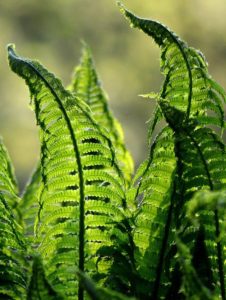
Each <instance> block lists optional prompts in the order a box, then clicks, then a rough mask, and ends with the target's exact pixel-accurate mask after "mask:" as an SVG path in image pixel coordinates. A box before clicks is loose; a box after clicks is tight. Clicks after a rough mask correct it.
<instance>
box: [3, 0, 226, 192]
mask: <svg viewBox="0 0 226 300" xmlns="http://www.w3.org/2000/svg"><path fill="white" fill-rule="evenodd" d="M122 2H123V4H124V5H125V6H126V7H127V8H128V9H130V10H132V11H133V12H134V13H136V14H137V15H140V16H142V17H147V18H152V19H157V20H159V21H160V22H162V23H164V24H166V25H168V26H169V27H170V28H171V29H172V30H173V31H175V32H176V33H177V34H178V35H180V36H181V38H182V39H184V40H186V41H187V43H188V44H189V45H190V46H193V47H195V48H198V49H200V50H201V51H202V52H203V53H204V54H205V57H206V58H207V60H208V62H209V70H210V73H211V74H212V76H213V78H214V79H215V80H216V81H218V82H219V83H220V84H221V85H223V87H226V76H225V71H226V18H225V15H226V2H225V0H217V1H212V0H195V1H192V0H183V1H178V0H170V1H169V0H158V1H154V0H152V1H151V0H124V1H122ZM0 28H1V35H0V134H1V136H2V137H3V139H4V142H5V144H6V146H7V148H8V150H9V153H10V156H11V158H12V160H13V163H14V167H15V170H16V175H17V178H18V181H19V184H20V188H21V189H22V187H23V186H24V185H25V183H26V181H27V179H28V178H29V176H30V174H31V172H32V169H33V168H34V167H35V164H36V161H37V160H38V157H39V142H38V129H37V127H36V124H35V119H34V115H33V112H32V111H31V110H30V109H29V92H28V88H27V87H26V86H25V84H24V82H23V80H21V79H20V78H18V77H17V76H16V75H15V74H14V73H12V72H11V71H10V70H9V67H8V63H7V57H6V48H5V47H6V45H7V44H8V43H15V44H16V49H17V52H18V53H19V54H20V55H22V56H27V57H29V58H36V59H38V60H39V61H41V62H42V64H44V65H45V66H46V67H47V68H48V69H49V70H50V71H52V72H54V73H55V74H56V75H57V77H60V78H61V79H62V80H63V83H64V84H65V85H67V84H68V83H69V82H70V80H71V74H72V72H73V69H74V66H75V65H76V64H77V63H78V62H79V57H80V53H81V40H85V41H86V42H87V43H88V44H89V45H90V47H91V49H92V52H93V56H94V59H95V63H96V67H97V70H98V72H99V75H100V78H101V80H102V83H103V86H104V88H105V90H106V91H107V93H108V95H109V98H110V106H111V108H112V109H113V111H114V113H115V116H116V117H117V118H118V119H119V120H120V122H121V123H122V126H123V128H124V132H125V139H126V143H127V146H128V148H129V149H130V151H131V152H132V154H133V157H134V159H135V161H136V164H139V163H140V162H141V161H142V160H143V159H144V158H145V157H146V155H147V153H148V148H147V126H148V125H147V120H148V119H150V117H151V114H152V110H153V104H152V103H151V102H148V101H147V100H144V99H142V98H140V97H138V95H139V94H144V93H148V92H151V91H158V90H159V88H160V86H161V83H162V80H163V78H162V75H161V74H160V71H159V55H160V52H159V49H158V47H157V46H156V45H155V44H154V43H153V42H152V40H151V39H150V38H148V37H147V36H145V35H144V34H143V33H141V32H140V31H138V30H135V29H131V28H130V27H129V25H128V22H127V21H126V20H125V19H124V17H123V16H122V15H121V14H120V12H119V9H118V7H117V6H116V4H115V1H114V0H45V1H40V0H39V1H38V0H18V1H17V0H7V1H0Z"/></svg>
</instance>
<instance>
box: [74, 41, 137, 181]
mask: <svg viewBox="0 0 226 300" xmlns="http://www.w3.org/2000/svg"><path fill="white" fill-rule="evenodd" d="M71 89H72V91H73V92H74V93H75V94H76V96H77V97H79V98H81V99H82V100H83V101H84V102H86V103H87V104H88V105H89V107H90V109H91V111H92V117H93V118H94V119H95V121H96V122H97V123H98V124H99V125H100V127H101V128H102V129H103V130H107V132H108V135H109V137H110V139H111V141H112V144H113V146H114V149H115V152H116V157H117V159H118V162H119V167H120V168H121V169H122V173H123V175H124V177H125V180H126V182H127V184H128V185H129V184H130V181H131V176H132V174H133V169H134V166H133V159H132V157H131V155H130V153H129V152H128V150H127V149H126V146H125V142H124V136H123V131H122V128H121V125H120V123H119V122H118V120H117V119H116V118H114V117H113V115H112V113H111V111H110V109H109V106H108V97H107V95H106V93H105V92H104V90H103V88H102V86H101V82H100V80H99V78H98V74H97V72H96V70H95V66H94V62H93V58H92V55H91V51H90V49H89V48H88V46H87V45H84V48H83V54H82V58H81V62H80V65H79V66H78V67H76V69H75V73H74V76H73V82H72V86H71Z"/></svg>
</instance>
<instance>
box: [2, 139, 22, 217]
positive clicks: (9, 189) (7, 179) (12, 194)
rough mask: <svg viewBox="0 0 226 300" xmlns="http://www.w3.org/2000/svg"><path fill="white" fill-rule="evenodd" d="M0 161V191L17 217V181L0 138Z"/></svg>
mask: <svg viewBox="0 0 226 300" xmlns="http://www.w3.org/2000/svg"><path fill="white" fill-rule="evenodd" d="M0 162H1V163H0V192H1V193H2V194H3V195H4V199H5V201H6V202H7V205H9V207H10V208H11V209H12V210H13V212H14V214H15V215H16V217H18V216H17V205H18V203H19V198H18V196H17V195H18V187H17V182H16V178H15V175H14V170H13V167H12V163H11V160H10V157H9V154H8V151H7V150H6V148H5V146H4V145H3V142H2V140H0Z"/></svg>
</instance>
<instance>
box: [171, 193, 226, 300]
mask: <svg viewBox="0 0 226 300" xmlns="http://www.w3.org/2000/svg"><path fill="white" fill-rule="evenodd" d="M225 210H226V192H225V190H222V191H217V192H213V191H199V192H197V193H195V195H194V197H193V198H192V199H191V200H190V201H189V202H188V203H187V204H186V217H187V218H188V220H189V221H190V222H191V223H192V224H193V225H194V227H196V228H197V227H198V228H202V230H203V231H204V232H207V235H208V232H209V231H210V224H209V223H208V222H206V219H205V218H204V217H203V213H204V214H206V212H208V211H209V212H210V213H212V212H215V211H218V216H219V218H220V220H221V222H220V223H219V233H220V235H219V236H218V237H217V236H215V238H214V237H213V240H214V242H221V245H222V250H223V257H222V258H221V259H222V261H223V262H224V270H222V272H224V274H226V273H225V261H226V258H225V248H226V234H225V228H226V218H225ZM177 245H178V249H179V260H180V263H181V264H182V265H181V269H182V273H183V291H184V294H185V295H186V296H187V299H193V298H192V297H193V295H196V298H194V299H197V297H198V296H200V298H198V299H219V297H218V295H219V291H218V290H214V289H208V288H207V287H205V286H204V284H203V282H202V279H203V278H202V277H203V276H202V277H200V275H199V273H197V271H196V270H195V267H194V257H192V254H191V251H189V249H188V247H187V246H186V245H184V244H183V243H182V242H181V241H179V240H178V241H177ZM209 247H212V244H211V243H208V248H209ZM203 254H204V253H202V254H201V255H203ZM199 259H200V258H199ZM186 262H187V263H186ZM185 263H186V264H185ZM207 275H208V274H206V276H207ZM224 277H225V275H224ZM224 280H225V278H224ZM204 293H205V295H204ZM201 294H202V297H201ZM214 295H215V296H214ZM224 298H225V291H223V293H222V298H221V299H224Z"/></svg>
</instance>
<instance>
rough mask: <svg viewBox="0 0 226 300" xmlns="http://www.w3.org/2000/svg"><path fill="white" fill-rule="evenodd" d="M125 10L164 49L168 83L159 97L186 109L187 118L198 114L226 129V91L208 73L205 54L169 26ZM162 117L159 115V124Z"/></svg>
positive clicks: (163, 61) (132, 20)
mask: <svg viewBox="0 0 226 300" xmlns="http://www.w3.org/2000/svg"><path fill="white" fill-rule="evenodd" d="M121 10H122V12H123V14H124V15H125V16H126V18H128V19H129V21H130V22H131V25H132V26H133V27H137V28H138V29H140V30H142V31H143V32H144V33H146V34H147V35H149V36H150V37H152V38H153V39H154V40H155V42H156V43H157V44H158V45H159V46H160V48H161V70H162V72H163V74H164V75H165V82H164V84H163V87H162V89H161V91H160V93H159V99H163V100H167V101H168V102H169V103H170V105H171V106H174V107H175V108H176V109H179V110H181V111H183V112H184V113H185V114H184V117H185V120H186V121H188V120H189V117H195V118H197V119H198V120H199V122H200V123H202V124H207V125H216V126H218V127H220V128H221V129H222V130H223V129H224V127H225V121H224V109H223V103H224V102H225V99H226V94H225V91H224V90H223V89H222V88H219V86H218V85H217V83H215V82H214V81H213V80H212V79H211V77H210V75H209V74H208V69H207V62H206V60H205V58H204V56H203V54H202V53H201V52H200V51H198V50H195V49H194V48H192V47H188V45H187V44H186V43H185V42H184V41H182V40H181V39H180V38H179V37H178V36H177V35H176V34H175V33H174V32H172V31H171V30H170V29H169V28H168V27H167V26H165V25H163V24H161V23H159V22H157V21H153V20H145V19H141V18H139V17H137V16H135V15H133V14H132V13H131V12H129V11H127V10H126V9H124V8H123V7H122V6H121ZM210 112H211V117H210V116H209V113H210ZM159 117H160V115H158V117H156V120H155V123H157V121H158V119H159Z"/></svg>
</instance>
